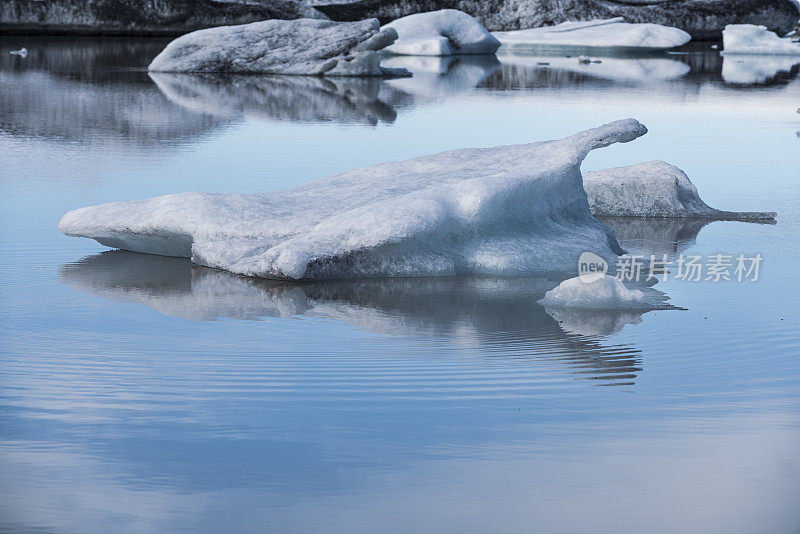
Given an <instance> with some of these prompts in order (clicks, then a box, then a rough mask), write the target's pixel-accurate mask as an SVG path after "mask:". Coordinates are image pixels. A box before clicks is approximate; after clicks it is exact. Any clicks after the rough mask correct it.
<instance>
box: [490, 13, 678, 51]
mask: <svg viewBox="0 0 800 534" xmlns="http://www.w3.org/2000/svg"><path fill="white" fill-rule="evenodd" d="M623 20H624V19H623V18H622V17H617V18H614V19H605V20H592V21H582V22H577V21H575V22H563V23H561V24H557V25H555V26H545V27H542V28H530V29H527V30H514V31H504V32H492V35H494V36H495V37H497V39H498V40H499V41H500V42H501V43H502V44H503V46H505V47H514V46H589V47H599V48H612V47H613V48H616V47H621V48H661V49H667V48H675V47H676V46H681V45H684V44H686V43H688V42H689V41H690V40H691V36H690V35H689V34H688V33H686V32H685V31H683V30H680V29H678V28H671V27H669V26H661V25H659V24H649V23H648V24H631V23H627V22H623Z"/></svg>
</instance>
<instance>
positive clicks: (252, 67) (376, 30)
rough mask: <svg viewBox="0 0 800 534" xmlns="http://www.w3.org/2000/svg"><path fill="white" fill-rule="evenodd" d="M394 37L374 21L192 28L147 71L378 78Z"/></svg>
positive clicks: (274, 22) (306, 21)
mask: <svg viewBox="0 0 800 534" xmlns="http://www.w3.org/2000/svg"><path fill="white" fill-rule="evenodd" d="M396 38H397V32H395V30H393V29H381V28H380V23H379V22H378V21H377V20H376V19H370V20H362V21H359V22H332V21H328V20H316V19H299V20H267V21H264V22H253V23H252V24H242V25H240V26H221V27H218V28H209V29H206V30H197V31H194V32H192V33H188V34H186V35H182V36H181V37H178V38H177V39H175V40H174V41H172V42H171V43H169V44H168V45H167V47H166V48H164V50H163V51H162V52H161V53H160V54H158V56H156V58H155V59H154V60H153V62H152V63H150V66H149V67H148V69H149V70H150V71H151V72H205V73H232V74H307V75H325V76H381V75H383V71H382V70H381V67H380V58H379V56H378V53H377V50H380V49H382V48H384V47H386V46H388V45H390V44H391V43H393V42H394V40H395V39H396Z"/></svg>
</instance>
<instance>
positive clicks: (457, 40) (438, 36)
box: [384, 9, 500, 56]
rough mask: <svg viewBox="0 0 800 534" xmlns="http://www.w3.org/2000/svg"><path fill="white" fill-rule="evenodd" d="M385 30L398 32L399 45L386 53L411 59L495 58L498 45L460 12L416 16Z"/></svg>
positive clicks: (468, 17) (397, 43) (436, 12)
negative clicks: (463, 56)
mask: <svg viewBox="0 0 800 534" xmlns="http://www.w3.org/2000/svg"><path fill="white" fill-rule="evenodd" d="M384 28H392V29H394V30H396V31H397V35H398V38H397V41H395V42H394V44H392V45H390V46H388V47H387V48H386V50H387V51H388V52H391V53H393V54H399V55H408V56H450V55H454V54H494V53H495V52H496V51H497V49H498V48H500V41H498V40H497V39H496V38H495V37H494V36H493V35H492V34H491V33H489V32H488V31H487V30H486V28H484V27H483V26H481V24H480V23H479V22H478V21H477V20H475V19H474V18H473V17H471V16H470V15H467V14H466V13H464V12H463V11H458V10H457V9H442V10H440V11H431V12H429V13H417V14H415V15H409V16H407V17H403V18H400V19H397V20H395V21H393V22H391V23H389V24H387V25H386V26H384Z"/></svg>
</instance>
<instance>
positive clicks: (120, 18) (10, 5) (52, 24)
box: [0, 0, 313, 35]
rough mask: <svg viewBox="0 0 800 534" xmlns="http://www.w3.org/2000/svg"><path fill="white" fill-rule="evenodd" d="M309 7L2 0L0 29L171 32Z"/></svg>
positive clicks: (208, 0)
mask: <svg viewBox="0 0 800 534" xmlns="http://www.w3.org/2000/svg"><path fill="white" fill-rule="evenodd" d="M312 11H313V10H308V9H307V8H306V9H304V8H303V5H302V3H299V2H294V1H291V0H269V1H268V2H248V1H244V0H225V1H215V0H38V1H37V0H3V1H2V2H0V33H11V32H17V33H48V34H75V33H82V34H92V35H100V34H124V35H174V34H181V33H186V32H190V31H193V30H197V29H199V28H209V27H212V26H225V25H230V24H244V23H246V22H255V21H259V20H266V19H296V18H300V17H303V16H309V14H311V13H312Z"/></svg>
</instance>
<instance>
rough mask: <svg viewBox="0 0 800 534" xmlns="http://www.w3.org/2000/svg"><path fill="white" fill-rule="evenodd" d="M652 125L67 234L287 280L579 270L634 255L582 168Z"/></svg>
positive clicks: (110, 219)
mask: <svg viewBox="0 0 800 534" xmlns="http://www.w3.org/2000/svg"><path fill="white" fill-rule="evenodd" d="M646 132H647V129H646V128H645V127H644V126H643V125H642V124H640V123H639V122H637V121H636V120H633V119H625V120H620V121H616V122H613V123H610V124H606V125H604V126H601V127H599V128H594V129H591V130H587V131H584V132H580V133H577V134H575V135H572V136H570V137H567V138H564V139H561V140H557V141H545V142H539V143H531V144H525V145H511V146H503V147H495V148H472V149H461V150H454V151H450V152H443V153H440V154H434V155H432V156H425V157H421V158H415V159H411V160H408V161H402V162H393V163H380V164H378V165H373V166H371V167H365V168H363V169H356V170H352V171H347V172H343V173H339V174H335V175H332V176H328V177H326V178H323V179H320V180H317V181H314V182H311V183H308V184H306V185H304V186H302V187H299V188H297V189H292V190H287V191H275V192H269V193H262V194H250V195H244V194H223V193H216V194H215V193H198V192H194V193H181V194H175V195H167V196H162V197H156V198H150V199H144V200H135V201H132V202H112V203H109V204H102V205H99V206H92V207H87V208H82V209H78V210H74V211H71V212H69V213H67V214H66V215H64V217H63V218H62V219H61V222H60V223H59V230H60V231H61V232H63V233H65V234H67V235H70V236H81V237H90V238H93V239H95V240H97V241H98V242H100V243H101V244H104V245H106V246H109V247H115V248H122V249H126V250H132V251H136V252H147V253H151V254H162V255H169V256H182V257H191V258H192V260H193V261H194V262H195V263H199V264H201V265H206V266H210V267H216V268H220V269H225V270H228V271H231V272H234V273H239V274H245V275H252V276H260V277H265V278H277V279H323V278H355V277H392V276H395V277H400V276H436V275H453V274H458V273H481V274H488V273H494V274H536V273H542V274H546V273H555V272H558V273H563V272H573V271H574V269H575V265H576V262H577V260H578V257H579V256H580V254H582V253H583V252H585V251H592V252H594V253H596V254H598V255H600V256H601V257H603V258H605V259H606V260H607V261H609V262H614V261H615V260H616V256H617V255H618V254H621V253H622V249H621V248H620V247H619V245H618V244H617V241H616V238H615V237H614V232H613V230H612V229H611V228H610V227H608V226H606V225H604V224H602V223H600V222H599V221H597V220H595V219H594V218H593V217H592V215H591V212H590V211H589V204H588V202H587V200H586V193H585V192H584V190H583V186H582V183H583V182H582V178H581V172H580V165H581V162H582V161H583V159H584V158H585V157H586V156H587V155H588V153H589V151H591V150H593V149H595V148H601V147H605V146H608V145H611V144H613V143H619V142H628V141H631V140H633V139H636V138H637V137H640V136H642V135H644V134H645V133H646Z"/></svg>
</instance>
